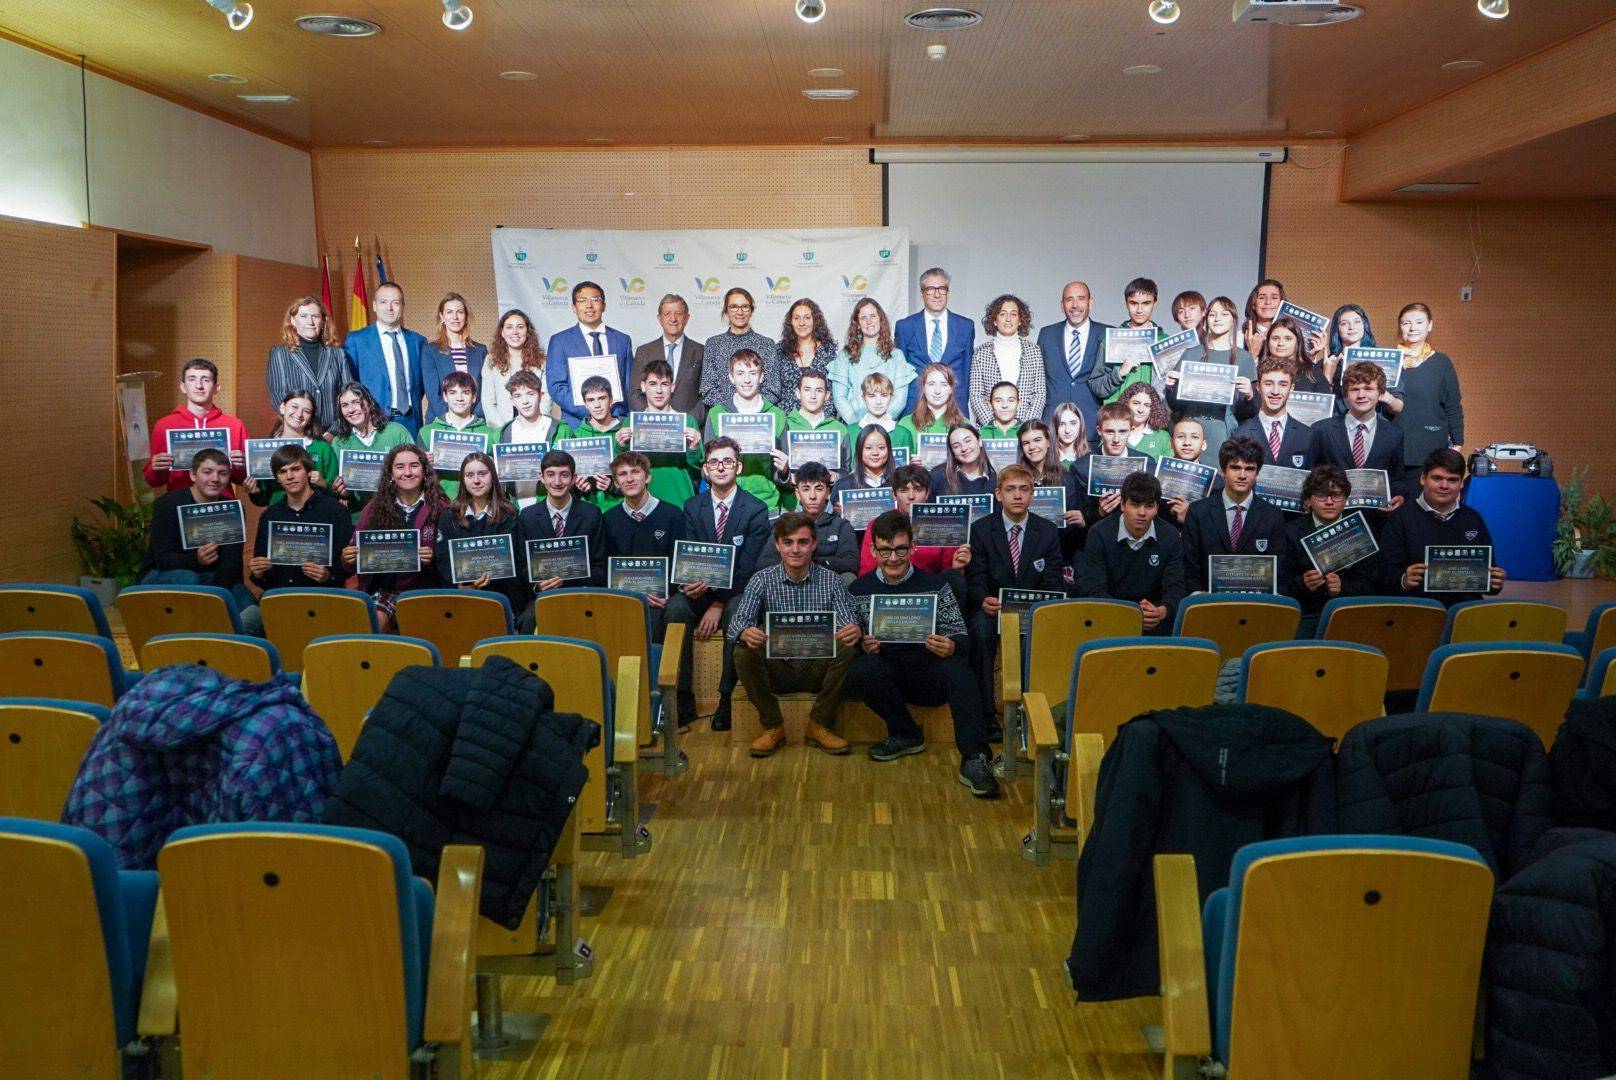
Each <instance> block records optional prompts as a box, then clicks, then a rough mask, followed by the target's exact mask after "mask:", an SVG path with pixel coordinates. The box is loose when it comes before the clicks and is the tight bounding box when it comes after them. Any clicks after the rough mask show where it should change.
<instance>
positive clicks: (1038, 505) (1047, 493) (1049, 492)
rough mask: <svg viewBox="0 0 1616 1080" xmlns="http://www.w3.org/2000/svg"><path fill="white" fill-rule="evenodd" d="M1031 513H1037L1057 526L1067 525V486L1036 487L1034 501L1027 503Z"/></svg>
mask: <svg viewBox="0 0 1616 1080" xmlns="http://www.w3.org/2000/svg"><path fill="white" fill-rule="evenodd" d="M1027 512H1028V513H1029V514H1037V515H1038V516H1039V517H1041V518H1043V519H1044V520H1045V521H1048V522H1051V523H1053V524H1054V525H1055V527H1056V528H1061V529H1064V528H1065V527H1066V488H1065V487H1063V486H1059V485H1051V486H1049V487H1035V488H1033V489H1032V502H1030V503H1028V504H1027Z"/></svg>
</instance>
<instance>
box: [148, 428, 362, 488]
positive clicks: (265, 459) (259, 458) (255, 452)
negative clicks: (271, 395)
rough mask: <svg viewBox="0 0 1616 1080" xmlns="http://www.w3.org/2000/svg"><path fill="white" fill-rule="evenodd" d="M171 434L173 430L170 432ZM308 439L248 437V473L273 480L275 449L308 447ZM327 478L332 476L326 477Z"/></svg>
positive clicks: (260, 478) (256, 478)
mask: <svg viewBox="0 0 1616 1080" xmlns="http://www.w3.org/2000/svg"><path fill="white" fill-rule="evenodd" d="M169 434H170V435H172V434H173V432H169ZM308 445H309V440H307V439H248V440H247V475H248V476H250V477H252V478H253V479H254V480H273V479H275V470H274V469H273V468H271V467H270V464H269V459H270V458H272V457H274V456H275V451H277V450H279V449H280V448H281V447H283V446H303V447H307V446H308ZM326 479H327V480H329V479H330V477H326Z"/></svg>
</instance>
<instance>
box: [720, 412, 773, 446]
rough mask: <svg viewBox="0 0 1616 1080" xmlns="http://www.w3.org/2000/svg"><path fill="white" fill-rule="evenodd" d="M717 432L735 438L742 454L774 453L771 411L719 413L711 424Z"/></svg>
mask: <svg viewBox="0 0 1616 1080" xmlns="http://www.w3.org/2000/svg"><path fill="white" fill-rule="evenodd" d="M713 427H714V430H716V431H717V432H718V434H720V435H723V436H727V437H729V438H731V439H734V440H735V444H736V445H737V446H739V447H740V448H741V453H742V454H762V455H764V456H767V455H769V454H772V453H774V440H775V431H774V414H773V413H766V412H764V413H735V412H723V413H719V414H718V416H717V418H716V422H715V423H714V425H713Z"/></svg>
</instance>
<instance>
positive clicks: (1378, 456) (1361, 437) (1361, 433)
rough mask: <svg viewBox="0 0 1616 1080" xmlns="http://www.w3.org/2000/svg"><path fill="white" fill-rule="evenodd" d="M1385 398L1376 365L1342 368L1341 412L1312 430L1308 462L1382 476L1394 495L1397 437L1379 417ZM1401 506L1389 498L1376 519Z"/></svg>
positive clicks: (1399, 464) (1399, 450)
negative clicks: (1371, 471) (1344, 409)
mask: <svg viewBox="0 0 1616 1080" xmlns="http://www.w3.org/2000/svg"><path fill="white" fill-rule="evenodd" d="M1385 393H1386V372H1385V370H1384V369H1382V368H1381V367H1379V366H1378V365H1376V364H1370V363H1357V364H1353V365H1352V366H1351V367H1349V368H1347V370H1346V372H1345V373H1344V374H1343V375H1342V376H1341V396H1342V398H1343V399H1345V401H1346V405H1347V412H1346V414H1345V415H1338V416H1331V417H1328V418H1327V419H1324V420H1321V421H1319V422H1318V423H1317V424H1315V425H1313V460H1314V461H1316V462H1319V463H1320V464H1328V465H1335V466H1337V467H1339V468H1342V469H1380V470H1383V471H1384V472H1385V473H1386V475H1387V478H1388V481H1389V486H1390V487H1391V488H1392V489H1393V491H1395V489H1396V488H1397V487H1398V486H1399V484H1400V481H1401V479H1402V474H1403V432H1402V431H1401V430H1400V429H1399V428H1398V427H1397V425H1396V424H1393V423H1392V422H1391V421H1389V420H1387V419H1386V418H1385V417H1383V416H1382V415H1381V413H1380V399H1381V397H1382V396H1384V395H1385ZM1402 505H1403V496H1401V495H1397V494H1393V495H1392V497H1391V502H1390V504H1389V505H1388V506H1386V507H1384V508H1383V509H1382V510H1381V513H1385V514H1389V513H1391V512H1392V511H1393V510H1396V509H1397V508H1398V507H1399V506H1402ZM1382 520H1384V519H1382ZM1374 524H1376V526H1377V527H1378V524H1379V523H1378V522H1375V523H1374Z"/></svg>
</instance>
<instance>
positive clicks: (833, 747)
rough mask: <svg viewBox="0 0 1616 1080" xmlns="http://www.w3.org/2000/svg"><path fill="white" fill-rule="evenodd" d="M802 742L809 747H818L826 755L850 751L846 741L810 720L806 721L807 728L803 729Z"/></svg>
mask: <svg viewBox="0 0 1616 1080" xmlns="http://www.w3.org/2000/svg"><path fill="white" fill-rule="evenodd" d="M802 741H803V742H805V743H808V744H809V745H810V746H817V747H819V748H820V749H821V750H823V751H825V753H827V754H845V753H847V751H848V750H849V749H850V748H849V746H848V744H847V740H846V739H844V738H842V737H841V736H840V735H838V734H836V733H835V732H834V731H832V730H831V729H830V728H828V727H821V726H820V725H819V724H816V723H814V722H813V721H812V720H810V721H808V726H807V727H805V728H804V729H803V732H802Z"/></svg>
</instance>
